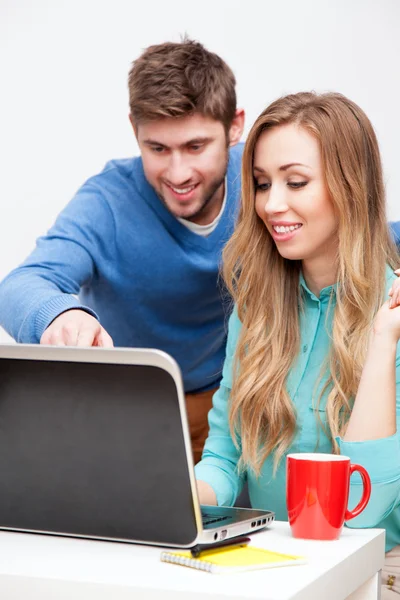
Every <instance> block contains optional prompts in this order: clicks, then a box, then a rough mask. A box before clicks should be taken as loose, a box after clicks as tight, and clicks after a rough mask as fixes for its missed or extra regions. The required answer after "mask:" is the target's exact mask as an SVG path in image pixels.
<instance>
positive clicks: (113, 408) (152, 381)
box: [0, 358, 197, 545]
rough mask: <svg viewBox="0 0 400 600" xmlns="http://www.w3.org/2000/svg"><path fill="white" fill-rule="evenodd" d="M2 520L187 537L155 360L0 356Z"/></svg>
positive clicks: (132, 535)
mask: <svg viewBox="0 0 400 600" xmlns="http://www.w3.org/2000/svg"><path fill="white" fill-rule="evenodd" d="M0 527H6V528H16V529H22V530H36V531H43V532H59V533H66V534H73V535H82V536H96V537H102V538H114V539H120V540H134V541H145V542H155V543H159V544H162V543H164V542H165V543H166V544H174V543H176V544H177V545H187V544H190V543H191V541H192V540H194V539H195V538H196V535H197V528H196V523H195V518H194V510H193V500H192V493H191V487H190V480H189V472H188V466H187V459H186V453H185V444H184V439H183V433H182V425H181V417H180V411H179V403H178V397H177V388H176V383H175V381H174V379H173V377H172V376H171V375H170V374H169V373H167V372H166V371H164V369H162V368H159V367H155V366H143V365H131V364H108V363H106V364H99V363H89V362H85V363H82V362H58V361H48V360H20V359H12V358H1V359H0Z"/></svg>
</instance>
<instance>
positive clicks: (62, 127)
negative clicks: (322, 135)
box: [0, 0, 400, 341]
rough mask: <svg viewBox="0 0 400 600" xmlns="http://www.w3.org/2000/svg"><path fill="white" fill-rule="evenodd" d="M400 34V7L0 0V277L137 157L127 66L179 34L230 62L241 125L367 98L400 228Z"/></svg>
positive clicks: (310, 1) (330, 1)
mask: <svg viewBox="0 0 400 600" xmlns="http://www.w3.org/2000/svg"><path fill="white" fill-rule="evenodd" d="M399 30H400V2H398V1H397V0H301V1H299V0H285V1H283V0H275V1H274V2H271V1H270V0H246V1H244V0H201V1H200V2H194V1H193V0H152V1H151V2H149V1H148V2H146V1H144V0H141V1H138V0H65V1H63V0H53V1H51V0H48V1H46V0H0V165H1V167H0V169H1V170H0V278H2V277H3V276H5V275H6V273H7V272H8V271H9V270H11V268H13V267H14V266H15V265H17V264H18V263H19V262H20V261H21V260H23V258H24V257H25V256H26V255H27V253H28V252H29V251H30V249H31V248H32V247H33V245H34V241H35V239H36V237H37V236H38V235H40V234H42V233H43V232H45V231H46V229H47V228H48V227H49V226H50V225H51V223H52V222H53V220H54V218H55V216H56V215H57V213H58V212H59V211H60V209H61V208H62V207H63V206H64V205H65V204H66V203H67V202H68V200H69V199H70V198H71V197H72V195H73V194H74V192H75V190H76V189H77V188H78V187H79V186H80V185H81V183H83V181H84V180H85V179H86V178H87V177H89V176H90V175H92V174H94V173H95V172H97V171H98V170H100V169H101V168H102V166H103V165H104V163H105V162H106V161H107V160H109V159H110V158H117V157H121V156H129V155H132V154H134V153H136V152H137V146H136V143H135V140H134V138H133V134H132V133H131V130H130V126H129V123H128V117H127V115H128V95H127V84H126V79H127V73H128V70H129V67H130V63H131V61H132V60H133V59H135V58H136V57H137V56H138V55H139V53H140V52H141V50H142V49H143V48H145V47H146V46H148V45H150V44H155V43H160V42H163V41H166V40H171V41H178V40H179V39H180V36H181V34H183V33H185V32H186V33H187V34H188V35H189V36H190V37H192V38H195V39H198V40H199V41H201V42H202V43H204V44H205V45H206V46H207V47H208V48H209V49H210V50H213V51H215V52H217V53H218V54H220V55H221V56H222V57H223V58H225V60H226V61H227V62H228V63H229V64H230V66H231V67H232V68H233V70H234V72H235V75H236V77H237V81H238V98H239V103H240V105H241V106H244V107H245V109H246V110H247V127H246V131H248V129H249V127H250V125H251V123H252V122H253V121H254V119H255V118H256V116H257V115H258V114H259V113H260V112H261V110H262V109H263V108H265V107H266V106H267V104H268V103H269V102H270V101H272V100H273V99H275V98H276V97H278V96H279V95H281V94H283V93H287V92H295V91H300V90H309V89H314V90H317V91H326V90H334V91H339V92H342V93H344V94H346V95H348V96H349V97H350V98H351V99H353V100H354V101H356V102H357V103H359V104H360V105H361V107H362V108H363V109H364V110H365V111H366V112H367V114H368V115H369V117H370V118H371V120H372V122H373V124H374V126H375V128H376V131H377V134H378V138H379V141H380V144H381V150H382V157H383V162H384V168H385V178H386V183H387V194H388V204H389V215H390V217H391V218H392V219H399V220H400V202H399V198H400V177H398V176H397V169H398V164H397V159H398V157H397V154H398V139H399V138H400V118H399V115H398V111H399V102H400V100H399V99H400V76H399V73H400V71H399V67H398V61H399V57H400V35H399ZM4 339H6V338H5V336H4V335H2V334H0V341H2V340H4Z"/></svg>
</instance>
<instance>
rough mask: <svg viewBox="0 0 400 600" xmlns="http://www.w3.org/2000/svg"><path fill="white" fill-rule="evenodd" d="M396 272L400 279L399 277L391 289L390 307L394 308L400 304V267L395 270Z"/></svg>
mask: <svg viewBox="0 0 400 600" xmlns="http://www.w3.org/2000/svg"><path fill="white" fill-rule="evenodd" d="M395 274H396V275H397V277H399V279H397V280H396V281H395V282H394V284H393V285H392V287H391V288H390V290H389V296H390V300H389V307H390V308H394V307H395V306H400V269H397V270H396V271H395Z"/></svg>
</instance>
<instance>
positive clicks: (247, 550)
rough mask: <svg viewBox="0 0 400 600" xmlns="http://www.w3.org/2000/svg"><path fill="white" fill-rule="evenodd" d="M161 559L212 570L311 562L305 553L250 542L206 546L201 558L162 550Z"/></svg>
mask: <svg viewBox="0 0 400 600" xmlns="http://www.w3.org/2000/svg"><path fill="white" fill-rule="evenodd" d="M161 560H162V561H163V562H169V563H173V564H176V565H181V566H183V567H190V568H192V569H198V570H200V571H208V572H209V573H232V572H236V571H252V570H255V569H269V568H271V567H287V566H290V565H304V564H305V563H306V562H307V561H306V559H305V558H304V557H303V556H292V555H291V554H281V553H279V552H274V551H271V550H265V549H264V548H256V547H255V546H248V545H241V546H234V547H232V548H229V546H228V547H226V548H215V549H210V550H205V551H204V552H202V553H201V555H200V556H199V557H198V558H192V555H191V553H190V551H184V550H182V551H178V552H162V553H161Z"/></svg>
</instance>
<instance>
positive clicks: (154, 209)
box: [0, 40, 244, 462]
mask: <svg viewBox="0 0 400 600" xmlns="http://www.w3.org/2000/svg"><path fill="white" fill-rule="evenodd" d="M129 100H130V117H129V118H130V121H131V124H132V127H133V130H134V133H135V136H136V139H137V141H138V145H139V147H140V150H141V158H134V159H127V160H115V161H111V162H110V163H108V164H107V165H106V167H105V169H104V170H103V171H102V172H101V173H100V174H98V175H96V176H94V177H92V178H91V179H89V180H88V181H87V182H86V183H85V184H84V185H83V186H82V188H81V189H80V190H79V191H78V193H77V194H76V196H75V198H74V199H73V200H72V201H71V202H70V203H69V204H68V205H67V207H66V208H65V209H64V210H63V211H62V213H61V214H60V215H59V217H58V219H57V220H56V223H55V224H54V226H53V227H52V228H51V229H50V231H49V232H48V233H47V235H45V236H44V237H42V238H39V240H38V241H37V245H36V248H35V250H34V251H33V252H32V254H31V255H30V256H29V257H28V258H27V259H26V261H25V262H24V263H23V264H22V265H21V266H20V267H19V268H17V269H15V270H14V271H13V272H12V273H10V274H9V275H8V277H6V279H5V280H4V281H3V282H2V284H1V286H0V324H1V325H2V326H3V327H4V328H5V329H6V330H7V331H8V332H9V333H10V335H12V336H13V337H14V338H15V339H16V340H17V341H18V342H29V343H38V342H40V343H42V344H55V345H69V346H104V347H110V346H113V344H115V345H116V346H137V347H154V348H159V349H162V350H165V351H166V352H168V353H169V354H171V355H172V356H173V357H174V358H175V359H176V360H177V362H178V364H179V365H180V367H181V370H182V373H183V380H184V386H185V392H186V399H187V409H188V419H189V425H190V430H191V437H192V446H193V451H194V458H195V461H196V462H197V461H198V460H200V457H201V452H202V448H203V444H204V440H205V438H206V436H207V432H208V423H207V413H208V411H209V409H210V407H211V398H212V394H213V391H214V390H215V388H216V387H217V386H218V383H219V380H220V374H221V368H222V362H223V359H224V350H225V333H226V330H225V324H226V317H227V314H226V313H227V310H228V309H229V303H228V302H227V301H226V299H225V298H224V291H223V288H222V285H221V284H220V282H219V280H218V268H219V264H220V259H221V251H222V248H223V246H224V245H225V243H226V241H227V240H228V238H229V236H230V235H231V234H232V231H233V224H234V216H235V214H236V211H237V206H238V201H239V193H240V163H241V152H242V148H241V145H237V144H238V142H239V140H240V137H241V135H242V131H243V124H244V113H243V111H242V110H238V109H237V108H236V93H235V78H234V75H233V73H232V71H231V69H230V68H229V67H228V65H227V64H226V63H225V62H224V61H223V60H222V59H221V58H220V57H218V56H217V55H215V54H213V53H211V52H208V51H207V50H206V49H205V48H204V47H203V46H202V45H201V44H199V43H196V42H193V41H190V40H184V41H183V42H181V43H177V44H174V43H165V44H161V45H157V46H152V47H149V48H148V49H147V50H145V52H144V53H143V54H142V55H141V56H140V57H139V58H138V59H137V60H136V61H135V62H134V63H133V66H132V69H131V71H130V73H129ZM77 294H79V299H77V298H76V295H77Z"/></svg>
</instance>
